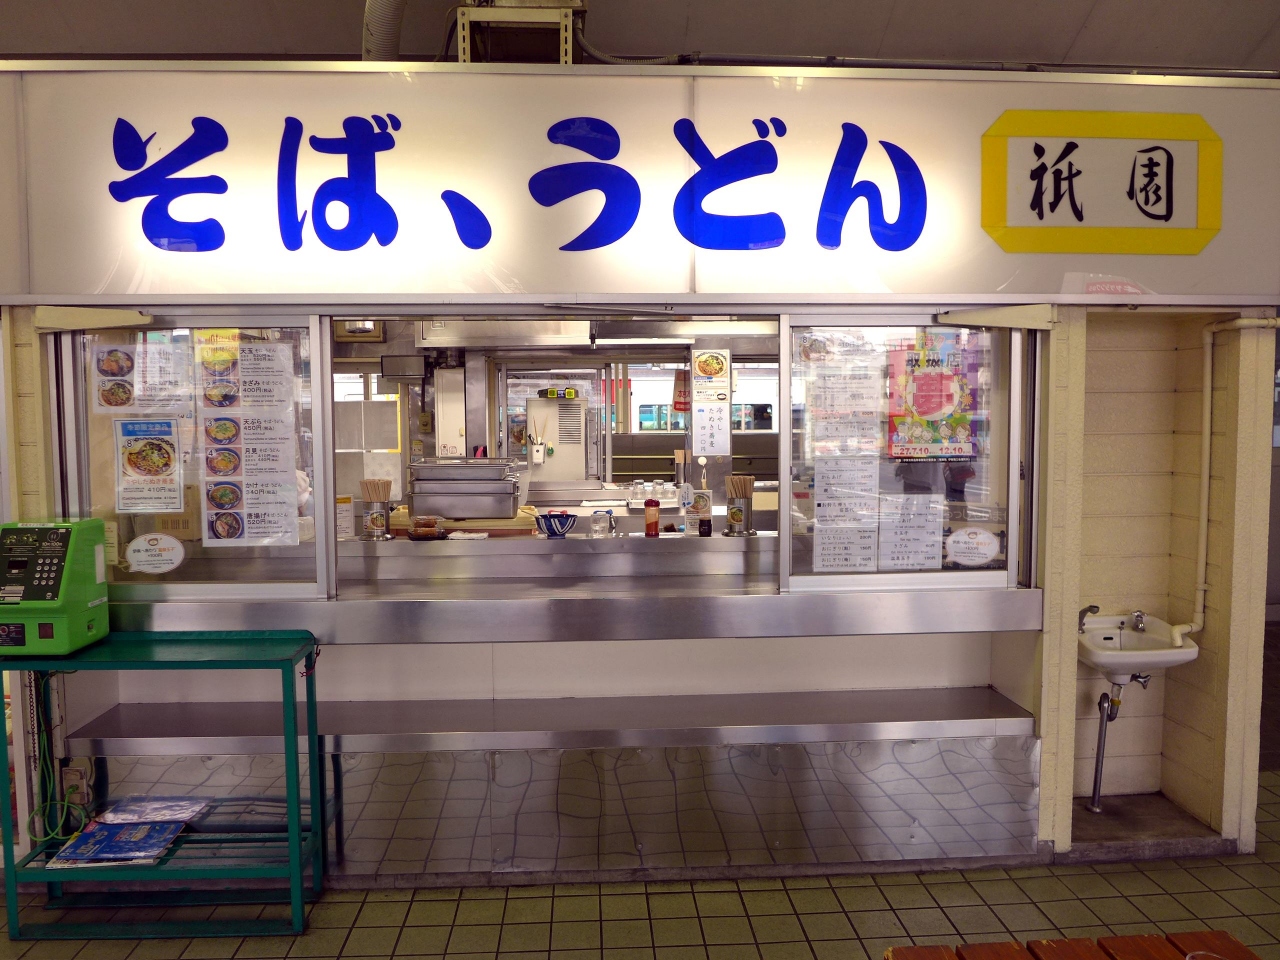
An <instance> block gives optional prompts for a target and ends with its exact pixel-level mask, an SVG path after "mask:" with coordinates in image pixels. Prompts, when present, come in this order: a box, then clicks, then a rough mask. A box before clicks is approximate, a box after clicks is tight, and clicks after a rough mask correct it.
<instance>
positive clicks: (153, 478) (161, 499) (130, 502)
mask: <svg viewBox="0 0 1280 960" xmlns="http://www.w3.org/2000/svg"><path fill="white" fill-rule="evenodd" d="M112 424H113V426H114V429H115V446H116V511H117V512H118V513H181V512H182V448H181V444H180V442H179V439H178V421H177V420H114V421H112Z"/></svg>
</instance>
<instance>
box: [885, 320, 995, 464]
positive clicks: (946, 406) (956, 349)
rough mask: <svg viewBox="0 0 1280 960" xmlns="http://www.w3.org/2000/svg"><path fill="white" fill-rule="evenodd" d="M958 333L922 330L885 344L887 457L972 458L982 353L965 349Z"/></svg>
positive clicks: (981, 415) (980, 416)
mask: <svg viewBox="0 0 1280 960" xmlns="http://www.w3.org/2000/svg"><path fill="white" fill-rule="evenodd" d="M963 336H964V333H963V332H962V331H959V330H925V329H922V330H920V331H919V332H918V333H917V334H916V336H915V338H914V339H912V340H905V341H898V342H896V343H891V344H890V345H889V419H888V426H887V429H888V443H887V447H888V449H887V455H888V456H890V457H893V458H897V459H929V458H939V457H972V456H975V455H976V454H977V444H976V441H975V438H974V424H973V421H974V420H975V418H977V419H985V416H986V412H985V411H983V410H979V409H978V408H977V402H978V391H977V389H976V387H977V374H978V370H979V368H980V366H981V362H982V354H981V352H980V351H977V350H974V351H965V350H964V349H963V346H962V342H961V338H962V337H963Z"/></svg>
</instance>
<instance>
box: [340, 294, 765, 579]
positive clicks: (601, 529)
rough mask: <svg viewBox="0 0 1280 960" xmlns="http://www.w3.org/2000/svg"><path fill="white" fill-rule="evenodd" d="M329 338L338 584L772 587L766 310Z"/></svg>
mask: <svg viewBox="0 0 1280 960" xmlns="http://www.w3.org/2000/svg"><path fill="white" fill-rule="evenodd" d="M333 331H334V342H333V351H332V357H333V431H334V491H335V494H336V496H337V498H338V505H337V537H338V580H339V583H340V585H341V584H342V582H343V581H348V582H351V581H354V582H361V583H365V584H368V583H369V582H371V581H396V580H420V579H428V580H434V579H441V578H443V579H468V580H476V579H479V580H484V579H490V578H501V579H510V578H518V579H524V578H531V579H536V578H544V577H554V578H560V579H563V578H567V577H607V576H612V575H617V576H651V575H659V574H669V575H707V574H713V575H714V574H723V575H728V576H737V577H752V578H755V577H773V578H776V573H777V560H776V557H777V541H778V538H777V530H778V453H779V450H778V444H779V433H778V427H779V419H778V416H779V409H780V408H779V384H778V357H779V351H778V321H777V318H750V317H735V318H729V317H726V318H723V319H721V318H717V319H703V318H699V319H693V318H683V319H680V318H676V319H668V318H665V317H664V318H661V319H654V320H649V319H643V318H640V319H636V318H631V317H626V318H603V317H597V318H589V319H578V318H572V319H536V320H534V319H531V320H519V319H502V320H489V319H476V318H456V317H446V318H441V317H406V318H381V319H366V318H354V319H353V318H344V317H335V318H334V321H333ZM730 494H732V495H733V496H732V497H731V496H730ZM348 498H349V499H348Z"/></svg>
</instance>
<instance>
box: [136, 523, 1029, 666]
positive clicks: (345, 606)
mask: <svg viewBox="0 0 1280 960" xmlns="http://www.w3.org/2000/svg"><path fill="white" fill-rule="evenodd" d="M415 546H416V544H415ZM1042 605H1043V594H1042V593H1041V591H1039V590H998V589H997V590H958V589H955V590H929V591H927V592H920V591H917V592H905V591H893V592H889V591H886V592H859V593H832V594H781V595H780V594H778V592H777V581H776V580H775V579H774V578H773V577H767V576H765V577H760V576H741V577H738V576H691V577H681V576H662V577H657V576H650V577H621V576H620V577H592V578H586V579H584V578H572V577H571V578H533V579H511V580H437V581H410V580H381V581H372V582H370V581H362V582H340V583H339V584H338V599H337V600H263V601H243V602H234V601H173V600H171V601H156V602H139V601H132V602H130V601H126V602H119V603H112V604H111V625H112V628H113V629H116V630H218V629H222V630H245V629H268V630H275V629H279V630H283V629H303V630H310V631H311V632H312V633H314V634H315V635H316V636H317V637H318V638H319V640H320V642H321V643H508V642H530V641H549V640H554V641H566V640H567V641H576V640H662V639H697V638H713V637H804V636H848V635H891V634H912V633H986V632H1001V631H1020V630H1039V629H1040V628H1041V620H1042V614H1041V608H1042Z"/></svg>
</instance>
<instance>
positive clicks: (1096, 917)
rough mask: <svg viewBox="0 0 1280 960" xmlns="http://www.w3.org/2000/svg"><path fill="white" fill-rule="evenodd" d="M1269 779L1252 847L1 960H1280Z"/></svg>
mask: <svg viewBox="0 0 1280 960" xmlns="http://www.w3.org/2000/svg"><path fill="white" fill-rule="evenodd" d="M1262 779H1263V786H1262V788H1261V789H1260V791H1259V818H1260V821H1261V822H1260V824H1259V827H1260V831H1261V834H1260V842H1259V845H1258V852H1257V853H1256V854H1255V855H1252V856H1240V857H1230V858H1224V859H1222V860H1185V861H1176V862H1175V861H1153V862H1147V863H1141V864H1099V865H1096V866H1056V867H1027V868H1021V869H1011V870H1007V871H1006V870H972V871H966V872H963V873H961V872H954V871H953V872H946V873H926V874H912V873H894V874H881V875H877V876H849V877H817V878H801V879H789V880H786V881H782V880H743V881H738V882H736V883H735V882H732V881H701V882H693V883H688V882H681V883H649V884H640V883H615V884H601V885H599V886H597V885H594V884H585V885H567V886H556V887H554V888H553V887H509V888H495V889H486V888H472V889H463V890H461V891H460V890H457V889H441V890H394V891H371V892H368V893H365V892H363V891H335V892H332V893H330V894H328V895H326V896H325V898H324V899H323V901H321V902H320V903H319V904H317V905H316V906H314V907H313V908H312V910H311V916H310V929H309V930H308V932H307V933H306V934H305V935H303V936H301V937H296V938H294V937H266V938H255V939H246V940H243V941H241V940H235V939H206V940H194V941H186V940H152V941H147V942H142V943H138V944H134V943H132V942H120V941H112V942H107V941H96V942H89V943H77V942H45V943H40V944H36V945H31V944H27V943H13V942H10V941H7V940H0V960H4V958H16V957H22V958H23V960H57V958H70V957H75V958H76V960H115V958H124V957H128V958H130V960H163V958H188V957H190V958H196V957H206V958H215V957H225V958H230V957H255V958H260V957H397V958H400V957H448V958H457V960H461V958H464V957H465V958H469V960H482V958H489V960H493V958H505V960H516V958H521V960H642V958H643V960H753V958H754V960H837V958H838V960H864V958H869V960H879V958H880V956H881V955H882V954H883V952H884V949H885V948H886V947H888V946H891V945H893V944H905V943H916V944H930V943H948V944H954V943H958V942H961V941H966V940H969V941H972V940H1000V939H1018V940H1027V939H1035V938H1047V937H1061V936H1085V937H1098V936H1106V935H1108V934H1112V933H1115V934H1129V933H1161V932H1172V931H1177V930H1192V929H1197V930H1198V929H1221V930H1227V931H1229V932H1231V933H1233V934H1235V936H1237V937H1239V938H1240V939H1241V940H1243V941H1244V942H1245V943H1246V944H1249V945H1250V946H1252V947H1253V949H1254V950H1255V951H1256V952H1257V953H1258V954H1259V956H1261V957H1262V958H1263V960H1280V773H1266V774H1263V775H1262ZM1273 791H1275V792H1273ZM28 909H31V910H37V909H38V908H37V907H34V906H33V907H30V908H28ZM187 909H188V916H190V913H189V910H190V908H187ZM226 909H242V908H226ZM273 909H274V908H273Z"/></svg>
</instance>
